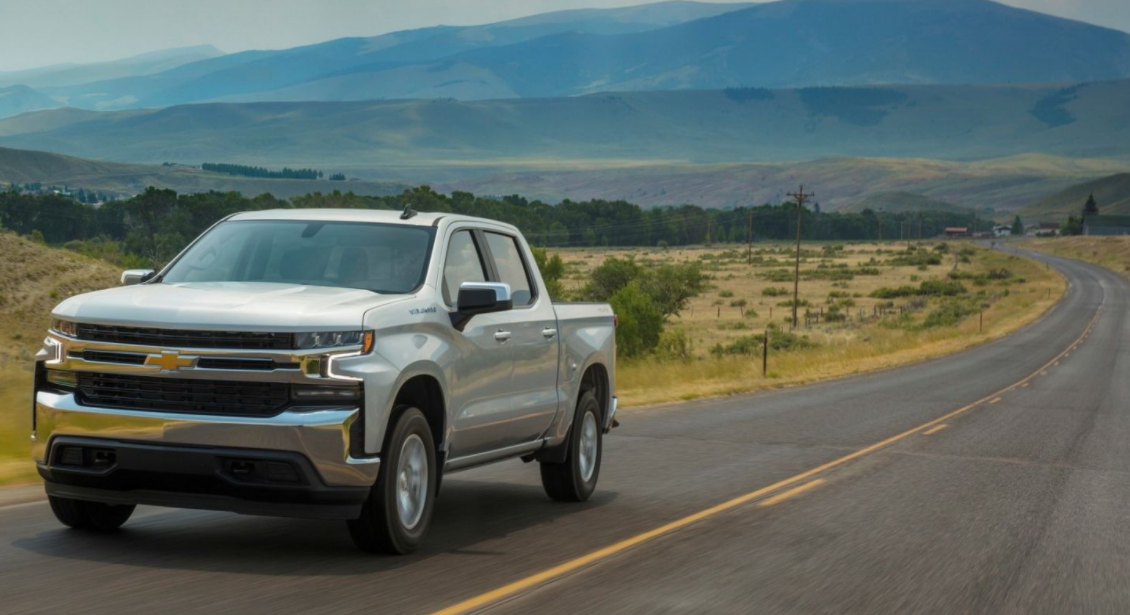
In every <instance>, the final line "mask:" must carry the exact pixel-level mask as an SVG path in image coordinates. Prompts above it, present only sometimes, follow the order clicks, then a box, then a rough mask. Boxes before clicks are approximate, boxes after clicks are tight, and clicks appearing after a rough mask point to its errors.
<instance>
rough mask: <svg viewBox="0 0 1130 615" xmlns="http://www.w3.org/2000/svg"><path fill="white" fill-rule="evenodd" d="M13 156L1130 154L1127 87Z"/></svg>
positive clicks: (183, 139)
mask: <svg viewBox="0 0 1130 615" xmlns="http://www.w3.org/2000/svg"><path fill="white" fill-rule="evenodd" d="M0 146H6V147H16V148H21V149H36V150H46V151H53V152H58V153H63V154H69V155H74V156H81V157H84V158H98V159H115V160H124V161H130V162H141V163H160V162H164V161H172V162H184V163H189V164H199V163H200V162H202V161H217V160H222V161H225V162H235V163H244V164H257V165H266V166H272V167H279V166H290V167H296V166H313V167H318V168H324V167H334V168H335V169H347V170H354V169H356V170H363V169H366V168H368V169H381V170H382V171H383V174H384V176H386V177H387V176H389V175H391V174H393V173H395V172H396V168H397V167H398V166H411V165H417V166H419V165H425V166H429V167H436V166H444V165H445V164H451V165H459V166H463V167H466V166H476V165H478V166H497V165H498V163H499V162H500V161H509V162H511V163H513V164H516V165H521V164H529V163H530V162H531V161H538V160H542V161H544V160H592V159H602V160H607V159H631V160H648V161H652V162H699V163H711V162H734V161H743V160H744V161H754V160H761V161H779V160H806V159H812V158H823V157H849V156H850V157H877V156H879V157H915V158H949V159H972V158H993V157H1000V156H1011V155H1017V154H1023V153H1029V152H1043V153H1049V154H1056V155H1061V156H1082V157H1093V158H1104V157H1106V158H1109V157H1120V156H1121V157H1130V80H1123V81H1113V82H1105V83H1093V84H1088V85H1080V86H1075V87H1071V88H1059V87H1036V86H886V87H874V88H815V89H801V90H773V91H769V90H727V91H718V90H715V91H673V92H638V93H623V94H599V95H591V96H581V97H571V98H550V99H518V100H494V101H473V102H460V101H454V100H427V101H423V100H409V101H367V102H345V103H309V102H298V103H246V104H200V105H184V106H179V107H170V108H167V109H147V110H130V111H115V112H103V113H93V112H76V111H75V110H71V109H60V110H57V111H42V112H37V113H30V114H25V115H22V116H18V117H13V118H7V119H3V120H0Z"/></svg>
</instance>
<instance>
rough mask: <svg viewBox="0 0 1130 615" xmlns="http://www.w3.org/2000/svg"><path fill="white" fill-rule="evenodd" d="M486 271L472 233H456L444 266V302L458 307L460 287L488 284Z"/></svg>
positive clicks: (449, 245)
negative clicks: (469, 284)
mask: <svg viewBox="0 0 1130 615" xmlns="http://www.w3.org/2000/svg"><path fill="white" fill-rule="evenodd" d="M486 280H487V275H486V269H485V268H484V267H483V259H482V257H481V256H480V255H479V248H478V246H476V245H475V237H474V235H472V234H471V231H456V232H455V234H453V235H452V236H451V241H450V242H449V243H448V244H447V258H446V259H445V261H444V264H443V284H442V286H443V301H444V303H446V304H447V305H449V306H451V307H458V306H457V305H456V303H457V302H458V300H459V286H460V285H461V284H463V283H464V282H486Z"/></svg>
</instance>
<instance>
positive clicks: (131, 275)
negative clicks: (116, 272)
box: [122, 269, 157, 286]
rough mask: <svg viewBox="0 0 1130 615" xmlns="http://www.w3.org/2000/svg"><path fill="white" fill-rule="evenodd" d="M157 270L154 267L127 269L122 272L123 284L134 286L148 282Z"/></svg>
mask: <svg viewBox="0 0 1130 615" xmlns="http://www.w3.org/2000/svg"><path fill="white" fill-rule="evenodd" d="M156 274H157V272H156V271H153V270H152V269H126V270H125V271H123V272H122V286H133V285H134V284H141V283H142V282H148V281H149V280H150V279H152V278H153V276H154V275H156Z"/></svg>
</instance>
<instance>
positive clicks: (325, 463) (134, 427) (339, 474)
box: [32, 390, 380, 487]
mask: <svg viewBox="0 0 1130 615" xmlns="http://www.w3.org/2000/svg"><path fill="white" fill-rule="evenodd" d="M360 412H361V411H360V409H358V408H340V409H329V410H317V411H307V412H290V411H287V412H282V413H281V414H279V415H277V416H273V417H269V418H250V417H231V416H202V415H194V414H176V413H169V412H146V411H139V410H126V409H116V408H94V407H87V406H81V405H79V404H78V403H77V402H76V401H75V398H74V395H73V394H70V393H65V394H61V393H52V392H49V391H42V390H41V391H38V392H37V393H36V397H35V415H36V417H35V418H36V421H35V432H34V433H33V434H32V452H33V456H34V458H35V461H36V463H37V464H39V466H40V468H41V469H43V468H45V466H46V465H47V463H48V460H49V459H51V457H50V452H51V451H50V448H51V447H52V446H53V441H54V440H55V439H56V438H57V437H59V436H65V437H73V438H90V439H104V440H115V441H121V442H132V443H137V444H160V445H175V446H194V447H213V448H238V449H254V450H262V451H279V452H286V453H294V454H298V455H301V456H303V457H304V458H306V459H307V460H309V462H310V463H311V465H312V466H313V467H314V469H315V471H316V472H317V474H318V475H319V477H320V478H321V480H322V482H323V483H324V484H325V485H326V486H330V487H369V486H371V485H373V483H375V482H376V479H377V472H378V470H379V469H380V460H379V459H378V458H372V459H354V458H352V457H350V455H349V450H350V427H351V426H352V425H353V423H354V421H356V420H357V419H358V417H359V416H360Z"/></svg>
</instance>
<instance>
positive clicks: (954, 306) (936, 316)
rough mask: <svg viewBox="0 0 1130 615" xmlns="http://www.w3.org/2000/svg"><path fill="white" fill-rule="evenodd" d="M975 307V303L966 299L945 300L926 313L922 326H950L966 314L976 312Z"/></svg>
mask: <svg viewBox="0 0 1130 615" xmlns="http://www.w3.org/2000/svg"><path fill="white" fill-rule="evenodd" d="M977 309H978V308H977V306H976V304H975V303H971V302H968V301H947V302H945V303H943V304H942V305H940V306H938V307H936V308H934V309H933V310H932V311H931V312H930V313H929V314H927V315H926V319H925V320H923V321H922V326H923V327H924V328H933V327H952V326H954V325H956V324H957V323H959V322H961V321H962V320H964V319H965V318H966V317H967V316H971V315H973V314H976V313H977Z"/></svg>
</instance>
